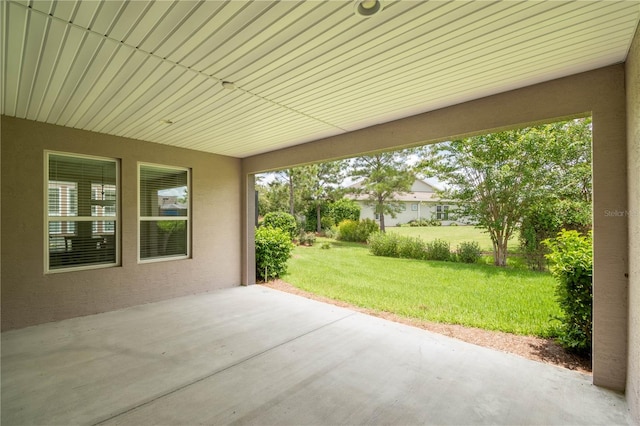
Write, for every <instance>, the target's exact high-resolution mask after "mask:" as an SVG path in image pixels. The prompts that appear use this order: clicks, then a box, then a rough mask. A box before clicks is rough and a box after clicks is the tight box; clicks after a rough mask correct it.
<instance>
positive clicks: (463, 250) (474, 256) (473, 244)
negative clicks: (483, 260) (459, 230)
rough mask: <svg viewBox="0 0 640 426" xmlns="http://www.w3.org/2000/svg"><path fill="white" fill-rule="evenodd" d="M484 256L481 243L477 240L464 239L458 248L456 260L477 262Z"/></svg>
mask: <svg viewBox="0 0 640 426" xmlns="http://www.w3.org/2000/svg"><path fill="white" fill-rule="evenodd" d="M481 256H482V250H480V244H478V242H477V241H463V242H461V243H460V244H459V245H458V247H457V248H456V261H458V262H462V263H476V262H477V261H478V260H480V257H481Z"/></svg>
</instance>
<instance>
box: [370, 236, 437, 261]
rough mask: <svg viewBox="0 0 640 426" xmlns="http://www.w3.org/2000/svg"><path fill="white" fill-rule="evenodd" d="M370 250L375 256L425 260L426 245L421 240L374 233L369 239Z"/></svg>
mask: <svg viewBox="0 0 640 426" xmlns="http://www.w3.org/2000/svg"><path fill="white" fill-rule="evenodd" d="M368 243H369V250H370V251H371V254H373V255H374V256H385V257H402V258H405V259H425V256H426V252H425V244H424V241H422V240H421V239H420V238H412V237H407V236H404V235H398V234H394V233H390V234H388V233H382V232H374V233H373V234H371V235H370V236H369V239H368Z"/></svg>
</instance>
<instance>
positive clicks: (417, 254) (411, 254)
mask: <svg viewBox="0 0 640 426" xmlns="http://www.w3.org/2000/svg"><path fill="white" fill-rule="evenodd" d="M426 256H427V252H426V246H425V243H424V241H423V240H421V239H420V238H416V237H406V236H405V237H402V238H399V239H398V257H402V258H406V259H419V260H422V259H426Z"/></svg>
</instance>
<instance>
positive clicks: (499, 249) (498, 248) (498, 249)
mask: <svg viewBox="0 0 640 426" xmlns="http://www.w3.org/2000/svg"><path fill="white" fill-rule="evenodd" d="M493 264H494V265H496V266H501V267H504V266H507V240H506V239H505V240H501V241H498V242H494V243H493Z"/></svg>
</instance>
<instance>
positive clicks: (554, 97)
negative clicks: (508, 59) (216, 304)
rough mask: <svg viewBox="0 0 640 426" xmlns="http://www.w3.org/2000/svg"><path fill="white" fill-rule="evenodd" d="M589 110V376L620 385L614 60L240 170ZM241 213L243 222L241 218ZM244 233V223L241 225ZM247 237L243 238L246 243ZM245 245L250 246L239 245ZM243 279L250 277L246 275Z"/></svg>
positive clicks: (622, 344)
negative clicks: (592, 236)
mask: <svg viewBox="0 0 640 426" xmlns="http://www.w3.org/2000/svg"><path fill="white" fill-rule="evenodd" d="M588 113H592V115H593V129H594V130H593V152H594V160H593V178H594V189H593V190H594V231H595V241H594V263H595V266H594V305H595V308H594V314H595V315H594V341H593V347H594V349H593V377H594V379H593V380H594V383H595V384H597V385H600V386H605V387H609V388H612V389H617V390H624V389H625V382H626V377H627V372H626V359H627V306H628V299H627V296H628V294H627V288H628V285H627V284H628V279H627V277H626V274H627V270H628V254H629V253H628V250H627V247H628V244H627V240H628V237H627V229H628V228H627V218H626V217H624V215H623V216H622V217H619V216H616V217H612V216H611V214H607V212H614V211H625V210H626V209H627V189H626V188H627V173H626V169H627V159H626V155H627V154H626V107H625V78H624V65H614V66H610V67H606V68H602V69H598V70H594V71H590V72H586V73H582V74H576V75H573V76H570V77H566V78H561V79H557V80H553V81H549V82H546V83H541V84H537V85H533V86H529V87H525V88H522V89H518V90H513V91H510V92H505V93H502V94H498V95H495V96H490V97H487V98H483V99H478V100H475V101H471V102H466V103H463V104H459V105H454V106H451V107H448V108H443V109H440V110H437V111H432V112H428V113H425V114H420V115H416V116H413V117H409V118H405V119H402V120H397V121H393V122H390V123H385V124H381V125H377V126H373V127H369V128H366V129H362V130H358V131H354V132H351V133H346V134H342V135H339V136H334V137H331V138H327V139H323V140H320V141H316V142H311V143H308V144H304V145H298V146H294V147H290V148H286V149H282V150H279V151H274V152H270V153H266V154H262V155H257V156H254V157H249V158H246V159H244V160H243V173H244V174H246V175H249V176H251V175H252V174H255V173H260V172H263V171H268V170H276V169H279V168H285V167H291V166H295V165H300V164H306V163H310V162H315V161H324V160H330V159H336V158H346V157H351V156H355V155H359V154H362V153H366V152H374V151H379V150H385V149H397V148H400V147H406V146H415V145H420V144H425V143H433V142H438V141H442V140H446V139H450V138H455V137H463V136H470V135H474V134H480V133H487V132H490V131H496V130H502V129H509V128H516V127H522V126H525V125H529V124H535V123H542V122H549V121H553V120H557V119H561V118H567V117H574V116H580V115H584V114H588ZM248 223H249V222H248V220H247V219H246V218H245V226H247V224H248ZM245 232H246V233H247V234H248V235H250V234H251V232H252V231H251V228H250V227H247V228H246V231H245ZM251 241H252V240H251V239H250V238H249V239H248V240H247V244H252V243H251ZM245 252H246V253H249V252H251V250H250V249H247V250H245ZM248 280H249V281H251V279H250V278H248Z"/></svg>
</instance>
